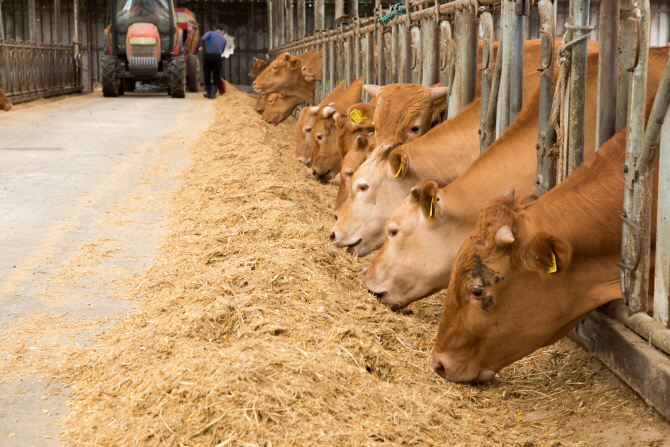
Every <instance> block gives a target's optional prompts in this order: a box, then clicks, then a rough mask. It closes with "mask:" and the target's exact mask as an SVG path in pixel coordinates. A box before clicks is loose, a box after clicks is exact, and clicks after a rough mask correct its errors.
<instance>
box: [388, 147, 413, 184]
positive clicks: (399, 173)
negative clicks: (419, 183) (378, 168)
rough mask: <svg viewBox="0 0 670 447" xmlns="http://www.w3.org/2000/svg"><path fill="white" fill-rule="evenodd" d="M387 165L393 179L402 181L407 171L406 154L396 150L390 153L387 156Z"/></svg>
mask: <svg viewBox="0 0 670 447" xmlns="http://www.w3.org/2000/svg"><path fill="white" fill-rule="evenodd" d="M389 165H390V167H391V172H392V173H393V177H395V178H397V179H399V180H400V179H402V178H403V177H404V176H405V175H406V174H407V170H408V169H409V161H408V158H407V153H405V151H403V150H397V151H393V152H391V155H390V156H389Z"/></svg>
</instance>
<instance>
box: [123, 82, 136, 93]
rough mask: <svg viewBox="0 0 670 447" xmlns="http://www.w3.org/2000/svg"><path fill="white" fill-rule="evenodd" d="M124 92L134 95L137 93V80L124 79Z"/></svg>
mask: <svg viewBox="0 0 670 447" xmlns="http://www.w3.org/2000/svg"><path fill="white" fill-rule="evenodd" d="M123 90H124V91H126V92H128V93H132V92H134V91H135V80H134V79H124V80H123Z"/></svg>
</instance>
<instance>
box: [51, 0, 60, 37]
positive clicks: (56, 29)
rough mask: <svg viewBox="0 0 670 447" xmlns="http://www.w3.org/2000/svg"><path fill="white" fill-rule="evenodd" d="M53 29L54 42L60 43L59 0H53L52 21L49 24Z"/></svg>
mask: <svg viewBox="0 0 670 447" xmlns="http://www.w3.org/2000/svg"><path fill="white" fill-rule="evenodd" d="M51 26H52V27H53V31H54V43H55V44H56V45H60V44H61V43H62V42H61V23H60V0H54V21H53V23H52V24H51Z"/></svg>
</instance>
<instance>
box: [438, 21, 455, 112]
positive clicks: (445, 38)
mask: <svg viewBox="0 0 670 447" xmlns="http://www.w3.org/2000/svg"><path fill="white" fill-rule="evenodd" d="M440 36H441V37H440V38H441V40H440V45H441V46H442V50H443V51H444V56H443V57H444V61H440V68H441V70H442V73H441V79H442V86H443V87H449V89H450V91H449V95H448V96H447V107H445V109H444V113H443V114H442V120H443V121H445V120H446V119H447V117H448V116H449V98H450V97H451V93H452V91H451V88H452V85H451V84H452V81H453V77H452V75H451V73H452V66H453V58H452V56H453V54H452V42H451V41H452V39H451V24H450V23H449V22H447V21H446V20H443V21H442V22H440Z"/></svg>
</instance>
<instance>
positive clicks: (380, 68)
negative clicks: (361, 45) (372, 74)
mask: <svg viewBox="0 0 670 447" xmlns="http://www.w3.org/2000/svg"><path fill="white" fill-rule="evenodd" d="M377 11H378V12H377V14H379V15H381V7H380V8H379V9H378V10H377ZM377 14H375V17H377ZM375 33H376V37H377V80H376V84H378V85H384V84H386V39H385V38H384V27H382V25H381V24H380V23H377V22H376V21H375ZM368 48H369V46H368Z"/></svg>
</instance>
